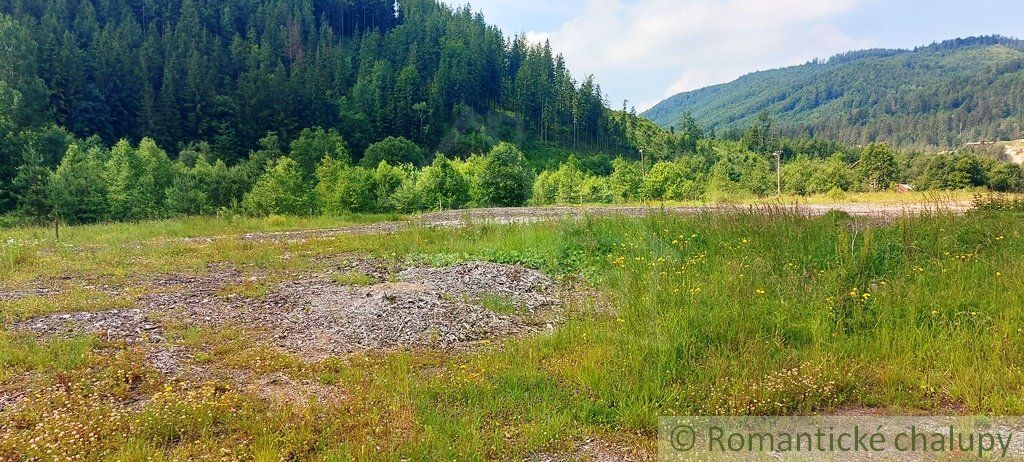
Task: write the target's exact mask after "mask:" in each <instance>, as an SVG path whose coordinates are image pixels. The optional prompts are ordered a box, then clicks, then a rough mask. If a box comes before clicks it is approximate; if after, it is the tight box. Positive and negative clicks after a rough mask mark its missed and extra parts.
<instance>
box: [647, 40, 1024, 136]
mask: <svg viewBox="0 0 1024 462" xmlns="http://www.w3.org/2000/svg"><path fill="white" fill-rule="evenodd" d="M765 111H767V112H768V113H769V114H771V115H774V116H775V117H776V118H777V120H778V121H779V125H780V127H781V128H782V129H783V130H784V131H785V132H786V133H787V134H789V135H811V136H815V137H820V138H828V139H833V140H836V141H842V142H847V143H854V144H866V143H869V142H872V141H887V142H890V143H892V144H895V145H898V146H903V147H943V148H944V147H951V146H959V145H961V144H962V143H965V142H970V141H982V140H1007V139H1018V138H1024V41H1021V40H1015V39H1009V38H1005V37H998V36H991V37H977V38H968V39H957V40H950V41H946V42H942V43H938V44H934V45H931V46H926V47H922V48H918V49H915V50H866V51H859V52H851V53H847V54H843V55H838V56H835V57H833V58H831V59H829V60H828V61H826V62H811V63H808V64H804V65H802V66H794V67H789V68H785V69H778V70H772V71H766V72H758V73H754V74H750V75H747V76H745V77H742V78H740V79H738V80H736V81H734V82H731V83H727V84H723V85H717V86H713V87H708V88H704V89H701V90H697V91H693V92H688V93H681V94H679V95H676V96H673V97H671V98H669V99H667V100H665V101H663V102H661V103H660V104H658V105H657V106H655V107H654V108H652V109H650V110H649V111H647V112H646V113H645V114H644V116H646V117H647V118H649V119H651V120H653V121H654V122H656V123H657V124H658V125H661V126H662V127H666V128H668V127H671V126H673V125H678V124H679V120H680V118H681V117H682V116H683V114H684V113H686V112H690V113H691V114H692V115H693V117H694V118H695V119H696V120H697V122H698V123H700V124H702V125H705V126H706V127H708V128H711V129H713V130H715V131H717V132H720V133H721V132H723V131H727V130H730V129H733V128H745V127H747V126H749V125H750V124H751V123H752V122H753V121H754V120H755V119H756V118H757V117H758V115H759V114H760V113H762V112H765Z"/></svg>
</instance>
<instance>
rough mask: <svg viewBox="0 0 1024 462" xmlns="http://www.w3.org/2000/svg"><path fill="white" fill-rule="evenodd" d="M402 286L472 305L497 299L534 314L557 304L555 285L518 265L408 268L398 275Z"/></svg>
mask: <svg viewBox="0 0 1024 462" xmlns="http://www.w3.org/2000/svg"><path fill="white" fill-rule="evenodd" d="M398 279H399V280H400V281H404V282H410V283H415V284H422V285H424V286H427V287H430V288H433V289H435V290H438V291H440V292H443V293H446V294H450V295H455V296H460V297H464V298H467V299H468V300H470V301H472V302H474V303H480V301H481V300H482V299H483V298H484V297H486V296H499V297H502V298H505V299H508V300H510V301H512V302H513V303H514V304H515V305H516V306H517V307H518V308H520V309H527V310H529V311H530V312H536V311H538V310H540V309H543V308H549V307H552V306H554V305H556V304H557V303H558V298H557V297H556V296H555V290H554V287H555V283H554V281H552V280H551V278H549V277H547V276H545V275H544V274H543V273H541V272H540V271H536V270H532V269H529V268H525V267H522V266H517V265H503V264H498V263H489V262H469V263H463V264H460V265H455V266H447V267H440V268H419V267H418V268H409V269H407V270H405V271H402V272H401V273H399V274H398Z"/></svg>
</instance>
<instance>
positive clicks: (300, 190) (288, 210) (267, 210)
mask: <svg viewBox="0 0 1024 462" xmlns="http://www.w3.org/2000/svg"><path fill="white" fill-rule="evenodd" d="M242 210H244V211H245V212H246V213H247V214H249V215H253V216H266V215H298V216H303V215H310V214H312V213H315V212H316V200H315V199H314V197H313V193H312V191H310V189H309V187H308V186H307V185H306V183H305V181H304V180H303V178H302V171H301V170H300V169H299V166H298V164H297V163H296V162H295V161H294V160H293V159H291V158H288V157H284V158H280V159H278V160H277V161H276V162H275V163H274V165H273V166H272V167H271V168H270V169H268V170H267V171H266V173H264V174H263V176H261V177H260V179H259V180H258V181H257V182H256V186H254V187H253V189H252V191H249V193H247V194H246V195H245V197H244V198H243V199H242Z"/></svg>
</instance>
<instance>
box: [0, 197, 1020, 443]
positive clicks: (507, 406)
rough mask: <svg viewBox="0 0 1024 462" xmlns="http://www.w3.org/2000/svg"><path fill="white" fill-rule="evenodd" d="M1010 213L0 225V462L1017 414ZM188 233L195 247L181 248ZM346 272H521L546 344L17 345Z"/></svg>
mask: <svg viewBox="0 0 1024 462" xmlns="http://www.w3.org/2000/svg"><path fill="white" fill-rule="evenodd" d="M1022 219H1024V215H1020V214H1016V213H1011V212H999V213H996V212H985V213H981V212H974V213H969V214H967V215H965V216H955V215H938V216H927V217H907V218H902V219H899V220H896V221H895V222H888V221H887V222H885V223H881V222H874V221H873V220H871V219H865V218H851V217H849V216H846V215H844V214H840V213H832V214H828V215H826V216H823V217H817V218H806V217H802V216H797V215H792V214H788V213H784V212H775V213H733V214H699V215H695V216H669V215H654V216H651V217H649V218H616V217H604V218H593V219H590V218H584V219H582V220H571V221H570V220H565V221H546V222H539V223H530V224H518V225H488V224H475V225H470V226H467V227H464V228H432V227H425V226H417V225H412V226H408V227H403V228H402V229H399V230H397V231H395V232H391V233H363V234H330V235H318V234H309V235H302V236H301V238H299V239H252V238H251V236H250V238H246V237H244V236H241V235H237V234H239V233H244V232H250V231H267V230H283V229H292V228H303V227H308V226H316V227H324V226H344V225H345V224H346V223H342V222H331V223H323V222H315V223H296V222H293V221H291V220H282V219H276V221H247V222H235V221H232V220H227V219H224V220H220V221H217V220H206V221H203V220H188V221H174V222H168V223H156V224H141V225H107V226H92V227H86V228H72V229H70V230H66V231H65V233H64V236H63V239H62V240H61V242H60V243H54V242H53V241H52V240H50V238H49V234H48V231H47V230H44V229H35V230H19V231H13V232H11V233H9V235H10V236H11V237H10V238H9V239H8V238H5V239H3V240H2V242H0V256H2V258H0V280H2V281H3V283H2V286H3V287H0V293H2V295H0V316H2V319H3V322H4V330H3V332H2V333H0V366H2V369H0V407H2V408H3V410H2V411H0V458H6V459H14V460H18V459H46V460H48V459H59V460H63V459H69V460H164V459H166V460H237V459H240V460H282V459H283V460H348V459H369V460H473V459H479V460H494V459H497V460H524V459H526V460H564V459H569V458H572V457H583V458H586V457H594V456H595V454H597V453H599V452H600V453H602V454H603V453H605V452H607V453H609V454H618V455H627V454H631V455H632V456H633V457H636V458H644V457H650V456H651V453H650V452H649V450H650V448H651V447H652V445H653V443H652V441H651V440H652V439H653V437H654V430H655V421H656V418H657V417H658V416H659V415H680V414H681V415H686V414H707V413H710V414H768V415H775V414H806V413H844V412H865V411H870V412H881V413H918V412H920V413H937V414H948V413H992V414H1019V413H1022V412H1024V394H1022V390H1024V373H1022V371H1021V365H1022V364H1024V345H1022V344H1021V342H1020V340H1019V339H1020V338H1021V336H1022V333H1021V332H1022V330H1021V329H1022V328H1024V282H1022V281H1024V265H1022V263H1024V230H1022V229H1021V224H1022V223H1024V221H1022ZM233 235H234V236H233ZM201 236H221V237H219V238H217V239H183V238H186V237H187V238H195V237H201ZM354 255H355V256H359V257H358V258H365V259H366V260H367V261H375V262H385V263H386V265H385V266H387V265H393V266H397V267H409V266H415V267H430V266H436V267H448V266H451V265H456V264H459V263H462V262H467V261H490V262H498V263H507V264H515V265H522V266H525V267H530V268H535V269H538V270H540V271H542V272H544V273H546V274H547V275H549V276H551V277H552V279H553V280H555V281H559V282H558V284H560V285H561V286H562V287H563V288H569V289H570V290H566V291H563V300H562V309H561V312H560V314H559V315H558V316H557V318H556V319H553V320H551V321H550V325H549V326H547V327H541V328H537V329H533V330H530V331H529V332H525V333H522V334H520V335H512V336H510V337H501V338H493V339H485V340H480V341H473V342H470V343H467V344H465V345H461V346H459V347H458V348H444V349H439V348H430V347H423V346H419V347H413V348H409V349H400V350H396V351H390V352H377V351H367V352H362V353H354V354H345V355H341V356H340V357H334V358H330V359H326V360H320V359H319V358H315V359H313V358H307V357H303V355H302V354H298V353H296V352H295V351H290V350H288V349H286V348H280V347H278V346H276V345H275V344H274V342H273V339H274V338H273V337H270V338H267V337H263V336H261V335H259V329H258V327H259V326H251V325H242V326H233V325H231V323H230V322H228V323H227V324H226V325H217V326H208V327H204V326H203V325H202V323H199V325H193V324H192V323H189V322H188V321H189V320H184V319H176V318H174V317H167V318H164V319H162V320H161V321H160V325H159V326H155V327H153V329H155V330H158V331H159V332H160V333H161V334H162V335H160V337H161V341H164V342H166V343H167V344H169V345H171V346H172V347H173V348H172V349H171V350H170V351H172V352H174V354H176V355H178V357H179V358H181V359H180V361H182V362H183V363H184V364H182V365H181V369H180V370H184V371H188V372H187V373H180V372H179V373H174V372H170V373H168V372H162V371H160V370H158V368H156V367H154V361H153V358H152V357H151V344H150V343H146V342H133V341H127V340H124V339H117V338H114V339H104V338H100V337H98V336H95V335H83V334H70V335H57V336H38V335H35V334H33V333H30V332H25V331H23V330H20V329H19V328H17V326H20V325H23V324H22V321H25V320H30V319H39V317H40V316H45V315H50V314H53V313H71V312H78V311H89V312H98V311H106V310H110V309H130V308H133V307H138V306H140V304H142V303H143V301H144V300H147V297H148V296H152V295H153V294H154V293H155V292H159V291H160V290H164V291H168V292H173V291H174V290H175V289H173V288H168V287H174V286H173V284H171V285H168V284H167V283H166V281H178V280H188V281H197V280H203V277H204V276H208V275H211V274H213V275H216V274H220V273H218V271H223V268H226V267H227V268H232V270H233V271H235V272H237V274H235V275H234V276H233V277H234V278H237V280H238V281H240V282H238V281H235V282H232V283H231V284H227V285H225V286H224V287H222V288H221V289H218V292H217V293H216V294H215V295H214V296H212V297H211V300H212V299H217V300H229V299H234V298H233V297H245V298H244V299H246V300H248V299H252V300H260V299H262V298H263V297H268V296H269V295H268V294H273V293H274V291H275V290H276V288H277V287H280V286H281V284H287V283H289V282H290V281H295V280H302V279H303V278H305V277H307V276H308V275H324V274H327V275H331V274H334V276H331V277H332V278H333V279H332V280H333V283H336V284H341V285H352V286H359V287H365V286H366V285H368V284H374V283H376V282H375V281H374V279H373V275H371V274H368V273H369V272H370V271H363V270H358V271H344V272H342V273H337V272H338V271H339V270H338V268H339V265H338V261H339V259H348V258H351V257H352V256H354ZM332 271H333V272H335V273H337V274H335V273H332ZM388 278H392V276H385V279H388ZM161 281H163V282H161ZM385 282H387V281H385ZM161 284H163V285H161ZM161 287H163V289H161ZM184 287H192V286H184ZM178 290H181V289H178ZM185 290H186V291H187V290H189V289H185ZM568 294H575V295H572V296H570V295H568ZM197 303H202V300H200V301H198V302H197ZM480 303H481V305H482V306H483V307H484V308H487V309H489V310H491V311H494V312H496V313H498V314H503V315H504V314H507V313H509V312H513V311H514V310H515V308H514V307H509V306H507V304H506V303H505V301H504V300H501V299H485V300H480ZM58 316H59V315H58ZM270 327H272V326H268V328H270ZM196 371H199V372H196ZM204 371H205V372H204Z"/></svg>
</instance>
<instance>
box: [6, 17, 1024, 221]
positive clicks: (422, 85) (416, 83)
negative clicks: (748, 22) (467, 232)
mask: <svg viewBox="0 0 1024 462" xmlns="http://www.w3.org/2000/svg"><path fill="white" fill-rule="evenodd" d="M997 41H998V43H996V44H994V45H993V44H989V43H988V42H984V40H982V42H984V43H980V44H979V43H976V41H969V42H965V43H954V44H952V45H949V46H948V47H945V48H944V47H940V46H935V47H933V48H935V50H932V51H931V52H932V53H954V54H953V55H950V56H958V55H955V53H958V52H960V51H962V50H964V49H969V50H975V51H977V50H979V49H980V50H983V51H984V50H989V48H978V47H989V46H997V47H1003V48H1006V47H1010V46H1019V43H1018V42H1013V41H1007V40H1005V39H998V40H997ZM0 47H3V50H2V51H3V53H0V217H3V218H4V219H3V220H0V222H6V223H14V224H17V223H23V222H41V221H48V220H52V219H57V220H62V221H64V222H67V223H73V224H74V223H89V222H96V221H105V220H140V219H150V218H162V217H169V216H176V215H196V214H211V213H219V212H222V211H228V212H232V213H234V212H242V213H246V214H250V215H268V214H284V215H310V214H318V213H329V214H340V213H371V212H399V213H408V212H415V211H420V210H432V209H447V208H458V207H465V206H471V207H480V206H520V205H524V204H527V203H533V204H541V205H543V204H552V203H594V202H632V201H638V200H693V201H701V200H736V199H742V198H744V197H757V196H765V195H769V194H771V193H773V192H774V188H773V183H774V181H773V179H772V176H773V175H772V170H773V166H772V162H771V156H772V153H774V152H776V151H779V152H781V153H782V159H783V163H784V164H785V165H784V166H783V172H782V173H783V176H784V179H783V187H784V190H785V192H787V193H792V194H799V195H808V194H825V193H834V194H839V193H843V192H847V191H875V190H882V189H887V188H890V187H892V185H895V184H900V183H902V182H909V183H912V184H913V185H914V186H915V187H917V188H919V189H960V188H972V187H988V188H990V189H993V190H998V191H1017V190H1021V189H1024V171H1022V170H1021V168H1020V167H1019V166H1017V165H1013V164H1009V163H1006V162H1002V161H1001V160H1004V159H1000V155H999V154H998V153H997V154H995V155H976V154H977V153H964V152H958V153H949V154H943V155H938V156H933V155H919V153H914V152H896V151H893V150H892V149H890V148H889V147H887V146H884V145H880V144H871V143H869V142H868V141H873V140H874V139H875V138H871V139H870V140H866V141H864V140H854V141H848V142H849V143H850V144H843V143H837V142H834V141H829V140H830V139H831V140H836V139H845V138H846V137H844V136H842V134H843V133H845V132H843V133H840V132H834V133H833V132H828V131H827V130H823V131H821V133H813V134H812V135H813V137H812V136H803V137H800V138H789V139H786V138H783V137H782V135H791V136H795V135H801V133H794V132H793V131H792V127H793V126H792V125H791V123H790V122H788V121H787V119H786V118H784V117H782V118H778V119H776V118H774V117H773V116H772V115H771V111H762V112H760V113H758V114H757V116H756V117H753V116H751V117H746V118H744V119H742V122H743V125H742V126H735V125H734V126H731V127H729V129H728V130H724V129H723V130H721V132H720V133H718V134H716V133H715V129H716V128H720V127H717V126H716V125H714V124H710V125H706V126H702V124H701V122H702V121H701V120H699V119H698V118H697V117H700V114H697V115H696V116H692V115H691V114H690V113H688V112H683V113H681V114H679V115H678V116H673V120H672V121H671V123H669V124H667V125H669V126H670V128H668V129H662V128H659V127H658V126H657V125H655V124H654V123H653V122H651V121H649V120H647V119H644V118H642V117H640V116H639V115H637V113H636V111H635V110H630V109H629V108H627V107H626V106H625V105H624V106H623V107H622V109H621V110H613V109H611V108H610V107H609V103H608V101H606V98H605V96H604V95H603V93H602V90H601V87H600V86H599V85H598V84H597V83H596V81H595V79H594V78H593V77H587V78H584V79H582V81H578V80H577V79H575V78H574V77H573V74H572V73H571V72H570V69H569V68H568V66H567V64H566V62H565V60H564V59H563V57H562V56H560V55H558V54H557V53H555V52H554V51H552V48H551V46H550V45H549V44H547V43H531V42H529V41H527V39H526V38H525V37H524V36H522V35H515V36H505V35H503V33H502V32H501V31H500V30H499V29H498V28H496V27H494V26H491V25H488V24H487V22H485V20H484V17H483V16H482V15H481V14H479V13H475V12H473V11H472V10H471V9H470V7H468V6H467V7H461V8H454V9H453V8H450V7H448V6H445V5H443V4H441V3H440V2H438V1H437V0H403V1H401V2H393V1H389V0H306V1H298V2H295V1H284V0H263V1H256V0H184V1H163V0H0ZM1006 49H1007V50H1009V48H1006ZM1014 52H1016V51H1014ZM1007 53H1010V51H1007ZM896 55H897V56H902V55H901V54H900V53H896ZM986 56H987V55H986ZM889 58H890V53H888V52H884V53H883V52H870V53H861V54H852V55H848V56H843V57H837V58H833V60H832V61H830V64H829V66H832V65H833V64H834V65H835V66H839V65H841V63H842V62H861V61H863V60H865V59H876V60H884V59H889ZM1019 61H1020V60H1019V59H1018V61H1015V62H1017V63H1018V64H1019ZM957 62H960V61H957ZM837 63H838V64H837ZM809 66H811V65H809ZM814 66H819V65H817V64H815V65H814ZM821 66H823V67H822V68H823V69H825V68H826V67H827V66H824V65H821ZM1018 67H1019V66H1018ZM1000 69H1002V68H1000ZM1014 69H1016V68H1014ZM1014 69H1009V68H1008V69H1003V70H1005V71H1006V72H1010V71H1014ZM907 72H910V71H907ZM915 72H924V71H915ZM962 73H963V74H964V75H967V76H968V77H970V78H985V76H986V75H988V74H980V76H978V75H974V74H969V73H968V72H967V71H963V72H962ZM933 74H934V73H928V75H933ZM972 76H973V77H972ZM968 77H964V78H968ZM894 78H895V77H894ZM999 82H1003V80H1000V81H999ZM1004 83H1005V82H1004ZM811 89H813V86H809V87H808V88H807V89H804V90H801V92H798V93H797V94H798V95H803V94H805V93H807V91H811ZM965 91H966V90H965ZM865 94H867V93H865ZM1009 94H1015V93H1013V92H1009ZM914 95H917V93H908V94H907V97H908V98H912V97H914ZM981 96H983V95H980V94H979V97H981ZM844 98H846V99H849V98H850V96H849V95H847V96H846V97H844ZM723 101H725V102H728V101H730V99H729V98H723ZM752 101H754V100H752ZM837 101H839V100H837ZM842 101H845V99H842ZM1011 102H1012V101H1011ZM1006 104H1010V103H1006ZM858 105H859V103H858ZM860 106H863V105H860ZM822 107H826V106H822ZM855 113H856V112H850V114H855ZM851 117H853V115H851ZM984 126H985V125H975V124H973V123H972V124H971V125H970V127H984ZM1006 127H1009V128H1007V129H1011V128H1013V125H1012V124H1011V125H1007V126H1006ZM706 128H709V129H710V130H707V129H706ZM861 129H863V130H869V129H870V126H867V127H862V128H861ZM971 129H973V128H971ZM900 133H910V135H907V136H913V133H917V132H916V131H914V130H909V129H908V130H906V131H901V132H900ZM803 135H807V133H803ZM815 138H817V139H815ZM862 141H863V142H862ZM865 145H866V146H865ZM641 151H643V152H644V153H645V154H641ZM865 157H874V158H875V159H876V160H878V161H873V162H863V160H864V158H865ZM641 159H643V160H644V161H645V162H646V163H644V164H641V163H639V162H637V161H638V160H641ZM852 166H858V167H857V168H853V167H852ZM0 224H2V223H0Z"/></svg>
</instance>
